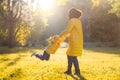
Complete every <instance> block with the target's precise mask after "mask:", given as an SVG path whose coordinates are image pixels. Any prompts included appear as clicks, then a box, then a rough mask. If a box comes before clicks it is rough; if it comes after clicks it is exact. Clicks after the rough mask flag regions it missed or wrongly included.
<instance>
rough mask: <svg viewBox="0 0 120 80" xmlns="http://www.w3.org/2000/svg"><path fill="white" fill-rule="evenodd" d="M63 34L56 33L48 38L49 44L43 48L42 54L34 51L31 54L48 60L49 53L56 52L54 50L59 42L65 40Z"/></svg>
mask: <svg viewBox="0 0 120 80" xmlns="http://www.w3.org/2000/svg"><path fill="white" fill-rule="evenodd" d="M65 38H66V37H65V36H62V37H59V36H58V35H55V36H53V37H50V38H49V39H48V41H49V43H50V44H49V45H48V47H47V48H46V49H45V50H44V52H43V54H38V53H36V52H34V53H33V54H32V55H31V57H32V56H36V57H37V58H39V59H41V60H49V58H50V54H54V53H55V52H56V50H57V49H58V48H59V46H60V43H62V42H63V41H64V40H65Z"/></svg>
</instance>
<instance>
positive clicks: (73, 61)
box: [67, 56, 79, 71]
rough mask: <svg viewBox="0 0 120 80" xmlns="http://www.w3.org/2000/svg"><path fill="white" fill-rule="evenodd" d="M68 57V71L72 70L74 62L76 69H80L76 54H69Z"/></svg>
mask: <svg viewBox="0 0 120 80" xmlns="http://www.w3.org/2000/svg"><path fill="white" fill-rule="evenodd" d="M67 59H68V71H71V68H72V64H74V67H75V71H78V70H79V63H78V59H77V57H76V56H67Z"/></svg>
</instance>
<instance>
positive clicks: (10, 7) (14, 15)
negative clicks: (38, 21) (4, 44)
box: [0, 0, 32, 48]
mask: <svg viewBox="0 0 120 80" xmlns="http://www.w3.org/2000/svg"><path fill="white" fill-rule="evenodd" d="M25 9H26V10H25ZM0 15H1V16H2V19H3V20H4V22H5V23H6V24H7V29H8V37H9V38H8V39H9V44H8V46H9V47H10V48H12V47H15V46H16V37H15V36H16V33H17V31H19V30H15V29H16V27H17V26H16V25H17V22H18V21H19V20H20V19H21V18H23V20H24V21H28V22H30V20H31V18H32V17H31V13H30V9H29V7H28V4H27V3H25V2H24V1H23V0H1V1H0ZM26 15H27V16H26ZM3 27H4V26H3ZM18 29H20V28H18Z"/></svg>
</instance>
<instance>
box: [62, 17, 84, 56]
mask: <svg viewBox="0 0 120 80" xmlns="http://www.w3.org/2000/svg"><path fill="white" fill-rule="evenodd" d="M65 35H67V36H68V42H69V46H68V50H67V53H66V54H67V55H68V56H81V55H82V50H83V32H82V24H81V21H80V19H77V18H72V19H71V20H70V21H69V23H68V26H67V29H66V30H65V31H64V32H62V33H61V35H60V36H65Z"/></svg>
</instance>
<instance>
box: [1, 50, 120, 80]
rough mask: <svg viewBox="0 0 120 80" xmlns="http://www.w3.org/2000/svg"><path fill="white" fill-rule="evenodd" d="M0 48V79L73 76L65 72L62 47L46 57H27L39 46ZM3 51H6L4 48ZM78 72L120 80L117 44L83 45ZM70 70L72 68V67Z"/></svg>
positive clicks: (89, 79) (64, 79)
mask: <svg viewBox="0 0 120 80" xmlns="http://www.w3.org/2000/svg"><path fill="white" fill-rule="evenodd" d="M2 50H4V51H2V52H0V80H77V79H79V78H78V77H77V76H75V75H73V76H69V75H65V74H64V73H63V72H64V71H65V70H66V68H67V57H66V54H65V52H66V50H67V49H66V48H60V49H59V50H58V51H57V52H56V54H54V55H51V58H50V60H49V61H41V60H39V59H37V58H35V57H30V55H31V52H32V51H38V52H43V50H39V49H31V50H30V49H27V50H22V49H21V50H22V51H19V50H16V49H13V50H7V49H2ZM5 51H7V52H5ZM78 60H79V64H80V68H81V74H82V76H84V78H85V79H86V80H120V49H119V48H85V49H84V53H83V56H82V57H78ZM72 71H73V73H74V68H72Z"/></svg>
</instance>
